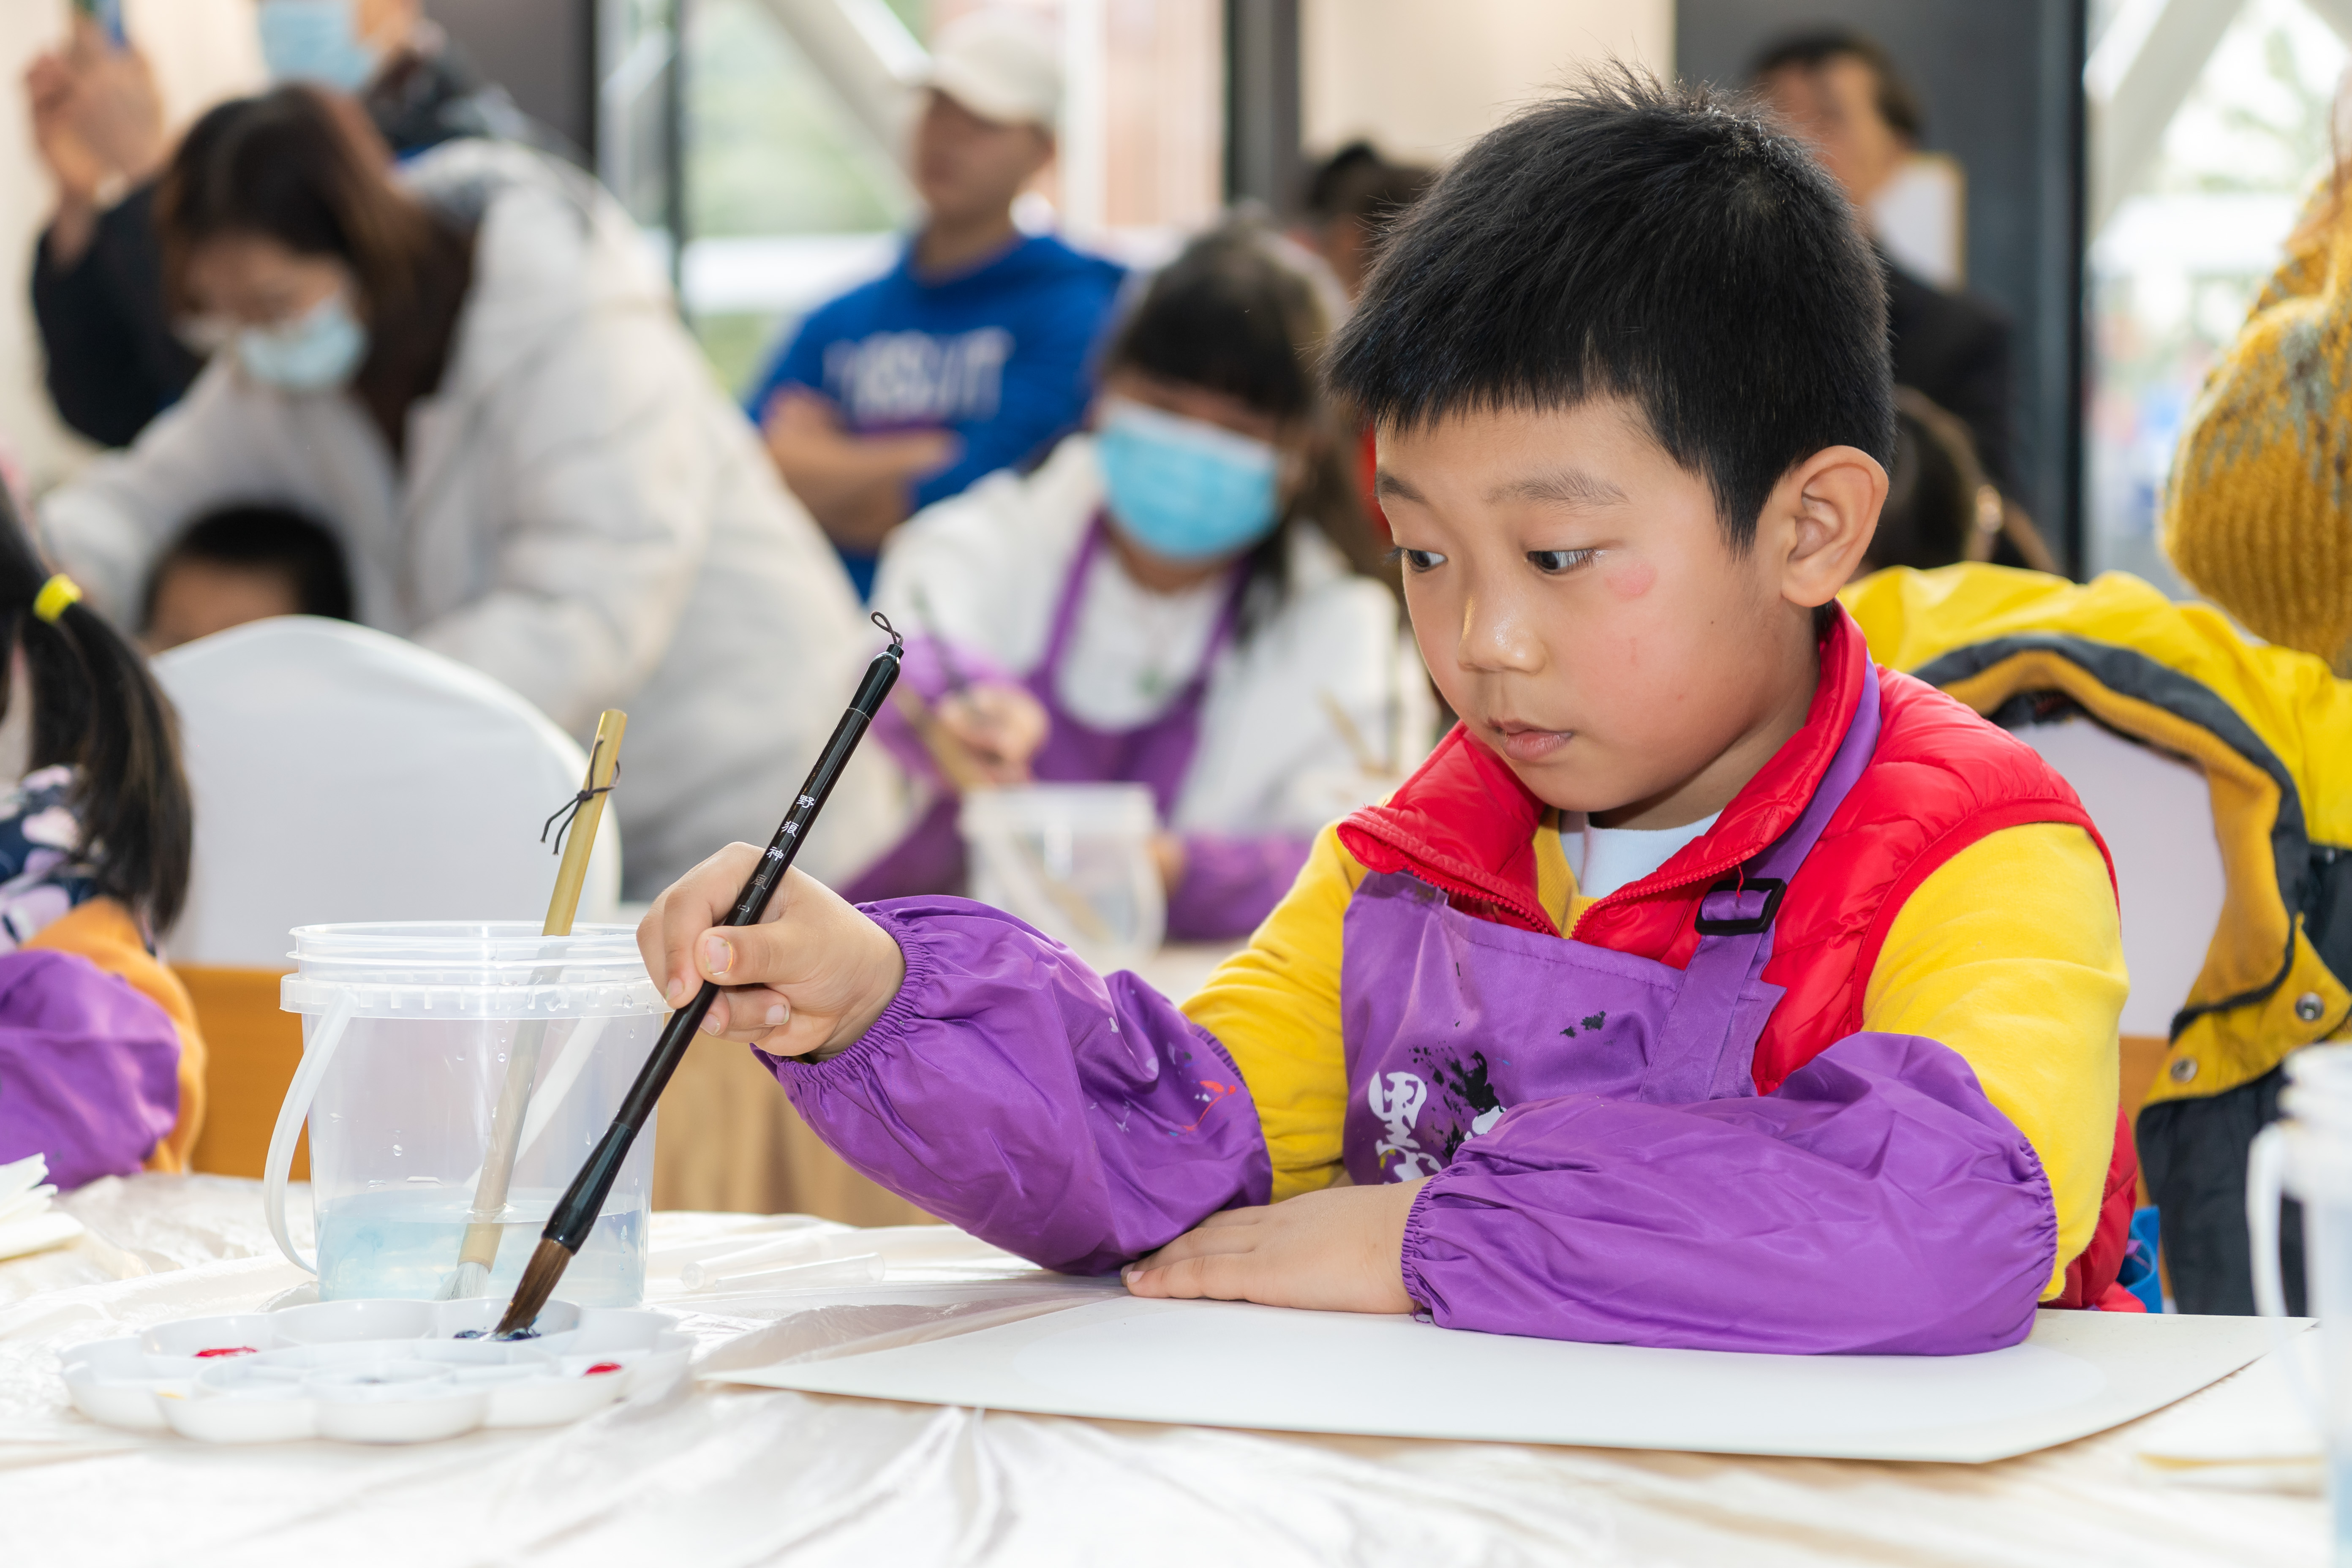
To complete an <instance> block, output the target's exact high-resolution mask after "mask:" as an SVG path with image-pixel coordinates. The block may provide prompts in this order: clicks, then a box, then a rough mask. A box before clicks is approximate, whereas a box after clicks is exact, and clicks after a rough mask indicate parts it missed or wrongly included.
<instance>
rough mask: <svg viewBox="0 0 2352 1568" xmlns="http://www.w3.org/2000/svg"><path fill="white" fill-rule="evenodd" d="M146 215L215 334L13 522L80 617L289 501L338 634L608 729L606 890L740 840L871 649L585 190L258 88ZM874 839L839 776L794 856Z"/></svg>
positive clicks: (472, 147) (174, 282)
mask: <svg viewBox="0 0 2352 1568" xmlns="http://www.w3.org/2000/svg"><path fill="white" fill-rule="evenodd" d="M158 213H159V216H160V218H161V228H162V233H163V247H164V259H165V268H164V272H165V280H166V286H167V289H169V291H170V292H171V293H172V295H173V298H174V299H175V300H176V301H177V302H178V303H180V304H181V305H182V307H183V308H184V309H185V310H188V311H189V312H190V313H192V314H193V315H194V316H195V317H196V318H197V319H199V320H201V321H209V322H211V323H213V325H214V329H215V331H216V332H218V333H219V334H220V335H221V338H222V341H223V343H224V347H223V348H222V350H221V352H219V353H215V356H214V357H213V360H212V363H210V364H209V365H208V366H207V367H206V369H205V372H204V374H203V375H202V376H201V377H200V378H199V379H198V381H197V383H196V384H195V385H194V387H193V388H192V389H191V390H190V392H189V394H188V395H187V397H186V398H185V399H184V400H183V401H182V402H181V403H180V404H179V405H177V406H176V407H174V408H173V409H172V410H170V411H169V412H168V413H166V414H164V415H163V416H162V417H160V418H159V419H157V420H156V422H155V423H154V424H153V425H152V426H149V428H148V429H147V431H146V432H145V434H144V435H142V437H141V438H140V440H139V442H138V444H137V445H136V446H135V447H132V448H131V450H130V451H129V452H128V453H127V454H124V455H123V456H121V457H120V458H109V459H104V460H102V461H100V463H99V464H97V465H95V466H94V467H93V468H91V469H90V470H89V472H88V473H87V475H86V476H85V477H84V478H83V479H80V480H79V481H78V482H76V483H75V484H73V485H70V486H68V487H66V488H65V489H61V490H59V491H58V492H56V493H55V494H53V495H51V496H50V497H49V498H48V500H47V503H46V504H45V506H44V508H43V515H42V522H43V526H44V531H45V533H46V535H47V540H48V543H49V546H50V548H51V550H52V551H53V552H54V553H55V554H56V556H57V557H58V560H59V563H60V564H61V565H63V566H64V567H65V568H66V569H67V570H69V571H71V572H72V573H74V574H75V575H76V576H77V578H78V579H79V581H80V582H81V583H82V584H83V585H84V586H85V588H86V589H88V591H89V595H90V598H91V600H92V601H93V602H94V603H96V604H97V605H99V607H100V609H102V610H104V611H106V612H108V613H109V614H110V615H111V616H114V617H116V618H117V619H118V621H120V620H121V619H123V618H124V617H128V616H135V615H136V613H137V609H138V595H139V590H140V584H142V581H143V579H144V577H145V574H146V573H147V570H148V567H149V565H150V563H151V562H152V559H153V557H154V555H155V554H156V552H158V551H159V550H160V549H161V548H162V547H163V545H164V544H165V543H166V542H169V541H170V540H171V539H172V538H173V536H174V535H175V534H176V532H177V531H178V530H179V529H180V527H181V526H182V525H183V524H184V522H185V521H186V520H187V519H188V518H190V517H192V516H194V515H196V514H199V513H202V512H205V511H207V510H212V509H214V508H215V507H217V506H219V505H221V504H223V503H226V502H228V501H233V500H238V501H257V502H274V503H277V504H280V505H286V506H290V507H292V508H294V509H295V510H299V511H302V512H305V513H307V514H309V515H310V516H313V517H317V518H319V519H320V520H322V521H325V522H327V523H328V525H329V526H330V527H331V528H332V529H333V530H334V531H336V533H337V534H338V536H339V538H340V540H341V543H342V545H343V549H344V553H345V556H346V558H347V560H348V562H349V563H350V566H351V571H352V585H353V589H354V592H355V596H356V599H357V605H358V612H359V618H360V619H361V620H362V621H364V622H366V623H367V624H369V625H371V626H379V627H382V628H383V629H386V630H389V631H393V632H395V633H398V634H400V635H402V636H404V637H411V638H413V639H414V640H415V641H416V642H419V643H421V644H423V645H425V647H431V648H434V649H436V651H438V652H441V653H445V654H447V655H448V656H450V657H452V658H457V659H458V660H460V661H462V662H464V663H467V664H469V665H472V666H474V667H475V668H478V669H481V670H483V671H484V672H486V673H488V674H489V675H491V676H493V677H495V678H497V679H499V680H502V681H504V682H506V683H507V684H508V685H509V686H511V687H513V688H514V689H517V690H518V691H520V692H521V693H522V694H523V695H524V696H525V697H527V698H529V699H530V700H532V701H534V702H536V703H537V704H538V705H539V706H540V707H541V709H543V710H546V712H547V713H548V714H549V715H550V716H551V717H552V718H553V719H554V720H555V721H557V722H558V723H560V724H562V725H563V726H564V727H565V728H567V729H570V730H572V731H575V732H577V733H580V734H582V735H583V737H584V735H585V734H586V732H587V731H590V730H591V729H593V725H594V722H595V717H596V713H597V711H598V710H600V709H602V708H605V707H624V708H627V709H628V710H630V713H631V725H630V729H631V738H630V747H629V751H630V755H631V757H632V758H633V759H635V760H634V761H632V762H631V763H629V765H628V779H627V784H626V787H625V788H624V789H622V790H621V791H620V793H619V795H618V796H617V797H616V803H615V804H616V807H617V809H618V810H619V812H620V814H621V822H622V827H623V830H624V854H625V862H626V863H625V868H624V882H625V887H626V888H627V889H630V890H631V891H632V893H633V896H635V895H638V894H641V893H643V892H646V891H651V890H657V889H659V888H660V887H662V886H663V885H664V884H665V883H666V882H667V881H668V880H670V879H673V878H674V877H676V876H677V874H678V873H679V872H681V871H683V870H684V869H686V868H688V866H690V865H692V864H693V863H694V862H695V861H697V860H698V859H699V858H702V857H703V856H704V855H707V854H709V852H710V851H711V850H712V849H713V848H715V847H718V846H720V845H723V844H725V843H727V842H728V841H729V840H730V839H735V838H752V837H765V836H766V835H767V834H768V833H769V832H771V831H772V829H773V826H774V819H775V818H776V817H777V816H779V815H781V813H782V808H783V807H784V806H785V805H789V804H790V801H791V795H792V789H793V785H794V784H797V783H798V782H799V780H800V778H801V776H802V773H803V771H804V770H805V768H806V767H807V765H808V763H809V762H810V761H811V760H812V759H813V757H814V753H815V752H816V749H817V747H818V746H819V745H820V744H821V743H822V742H823V741H824V735H825V733H826V732H827V731H829V730H830V728H831V726H832V724H833V722H834V721H835V718H837V717H838V715H839V711H840V707H841V704H842V702H843V701H844V700H845V698H846V695H847V693H848V691H849V690H850V689H851V687H852V686H853V685H854V684H855V682H856V676H857V671H858V668H859V667H860V665H861V664H862V657H863V655H864V654H865V653H866V651H868V650H867V648H866V643H867V641H868V640H869V638H870V628H867V627H866V626H864V625H863V624H862V621H861V617H860V616H859V613H858V610H857V607H856V600H855V598H854V597H853V596H852V595H851V593H850V589H849V584H848V580H847V578H846V577H845V575H844V574H843V573H842V570H841V567H840V564H839V563H838V562H837V561H836V560H835V557H834V555H833V552H832V551H831V549H830V548H829V547H828V546H827V545H826V544H825V543H824V539H823V537H822V536H821V535H820V534H819V533H818V532H817V531H816V529H815V526H814V524H813V523H812V522H811V521H809V519H808V517H807V514H806V513H805V512H803V510H801V509H800V507H799V505H798V504H797V503H796V502H794V501H793V500H792V499H791V498H790V496H789V495H787V494H786V493H785V491H784V490H783V489H782V486H781V485H780V484H779V483H778V482H777V480H776V479H775V478H774V474H773V471H772V468H770V466H769V464H768V463H767V461H766V459H765V458H764V456H763V455H762V454H761V451H760V448H759V445H758V441H757V438H756V437H755V436H754V434H753V432H752V431H751V426H749V425H748V424H747V423H746V422H745V421H744V419H743V417H742V416H741V415H740V413H739V412H737V411H736V409H735V408H734V407H733V406H732V405H731V404H730V403H729V402H728V401H727V400H726V399H725V398H724V397H723V396H722V395H721V394H720V393H719V389H718V388H717V386H716V385H715V384H713V383H712V381H711V379H710V376H709V371H708V370H707V369H706V368H705V367H704V365H703V363H702V361H701V357H700V355H699V353H698V352H697V351H696V349H695V347H694V345H693V343H692V342H691V341H690V340H689V339H688V337H687V336H686V333H685V331H684V330H683V329H682V328H681V327H680V326H679V324H678V322H677V316H676V313H675V311H674V310H673V309H672V306H671V303H670V300H669V296H668V293H667V289H666V288H665V287H664V286H663V284H662V282H661V280H660V279H658V278H657V277H656V275H655V274H654V273H653V272H652V270H651V269H650V268H648V267H647V266H646V262H645V260H644V258H643V255H642V250H641V246H640V243H639V241H638V239H637V237H636V234H635V230H634V228H633V226H631V225H630V224H629V222H628V219H627V218H626V216H625V215H624V214H622V213H621V212H620V211H619V210H618V208H617V207H616V206H615V205H614V204H613V203H612V201H611V200H610V198H608V197H605V196H604V195H602V193H601V192H599V191H598V190H597V189H596V187H595V186H594V185H593V184H591V183H590V182H588V181H587V180H585V179H584V178H583V177H581V176H579V175H577V174H574V173H572V171H569V170H567V169H564V168H562V166H561V165H558V164H555V163H552V162H551V161H550V160H547V159H545V158H542V157H541V156H539V155H538V154H535V153H530V152H528V151H525V150H523V149H520V148H516V147H511V146H499V145H494V144H491V143H487V142H452V143H450V144H448V145H447V146H445V147H443V148H440V149H438V150H436V152H434V153H430V154H428V155H426V156H425V157H423V158H420V159H417V160H414V161H412V162H411V163H408V164H405V165H404V166H403V168H402V169H401V171H400V173H399V174H398V176H397V177H395V176H394V173H393V171H392V169H391V168H390V164H389V160H388V158H387V157H386V155H385V153H384V151H383V144H382V143H381V142H379V141H378V140H376V138H375V137H374V135H373V132H372V131H371V130H370V129H369V128H368V126H367V124H366V122H365V121H364V120H362V118H361V116H360V115H359V113H358V111H357V110H356V109H355V108H353V107H352V105H351V104H350V103H349V101H348V100H339V99H331V98H330V97H329V96H327V95H326V94H323V93H320V92H319V91H316V90H314V89H308V88H282V89H278V90H277V91H275V92H272V93H270V94H268V95H267V96H265V97H262V98H257V99H248V100H242V101H239V102H236V103H230V104H226V105H224V106H222V107H221V108H219V109H216V110H213V111H212V112H211V113H209V114H207V115H205V117H204V119H202V120H200V121H198V122H197V123H196V125H195V126H194V128H193V129H192V130H191V131H190V132H188V135H187V138H186V140H185V142H184V143H183V144H182V146H181V148H180V151H179V153H177V154H176V155H175V156H174V158H173V163H172V165H171V168H170V169H169V171H168V172H167V174H166V175H165V177H164V180H163V186H162V188H161V191H160V193H159V198H158ZM451 787H452V788H453V789H462V788H463V787H464V781H463V780H452V781H451ZM550 804H551V805H552V804H553V803H550ZM889 830H890V819H889V816H888V803H887V800H886V799H885V798H883V797H882V796H880V795H877V793H876V792H875V791H873V790H871V789H865V790H859V789H852V788H846V787H845V789H844V790H843V791H842V793H841V796H840V798H838V799H837V800H836V801H835V805H834V806H833V807H832V809H830V810H828V811H827V812H826V814H825V821H824V828H823V830H822V831H821V832H820V833H819V834H818V836H817V837H815V838H814V840H813V841H812V842H811V845H810V847H809V851H808V854H809V857H810V858H812V859H814V860H816V861H819V862H822V863H825V864H829V865H832V866H834V867H835V868H843V867H845V866H848V865H854V864H856V863H858V862H859V861H861V860H863V859H865V858H870V856H871V854H872V852H873V850H874V848H875V847H876V846H877V844H878V843H879V842H882V841H885V840H886V839H887V834H888V832H889Z"/></svg>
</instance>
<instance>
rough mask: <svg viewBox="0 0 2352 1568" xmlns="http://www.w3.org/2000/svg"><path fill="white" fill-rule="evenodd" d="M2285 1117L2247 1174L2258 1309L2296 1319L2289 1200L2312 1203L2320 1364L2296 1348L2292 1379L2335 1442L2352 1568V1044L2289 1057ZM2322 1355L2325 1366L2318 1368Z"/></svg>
mask: <svg viewBox="0 0 2352 1568" xmlns="http://www.w3.org/2000/svg"><path fill="white" fill-rule="evenodd" d="M2286 1076H2287V1084H2288V1087H2287V1088H2286V1089H2285V1090H2284V1091H2283V1092H2282V1093H2281V1094H2280V1096H2279V1107H2280V1109H2281V1110H2282V1111H2283V1112H2284V1115H2285V1120H2284V1121H2277V1122H2273V1124H2272V1125H2270V1126H2269V1127H2266V1128H2264V1129H2263V1131H2262V1133H2261V1134H2260V1135H2259V1136H2258V1137H2256V1138H2255V1140H2254V1147H2253V1152H2252V1158H2251V1160H2250V1162H2249V1166H2248V1170H2247V1174H2246V1215H2247V1221H2248V1227H2249V1229H2250V1230H2251V1231H2252V1236H2253V1246H2254V1257H2253V1267H2254V1303H2255V1307H2256V1310H2259V1311H2261V1312H2262V1313H2263V1315H2265V1316H2267V1317H2284V1316H2285V1315H2286V1292H2285V1289H2284V1282H2283V1281H2282V1279H2281V1278H2280V1269H2279V1248H2278V1243H2279V1222H2280V1215H2279V1200H2280V1198H2281V1196H2282V1195H2284V1196H2291V1197H2295V1198H2299V1199H2301V1200H2302V1202H2303V1234H2304V1283H2305V1291H2306V1293H2307V1295H2308V1296H2309V1301H2308V1303H2307V1307H2306V1310H2309V1311H2310V1312H2311V1313H2313V1314H2314V1315H2315V1316H2316V1317H2317V1318H2318V1319H2319V1334H2318V1340H2319V1346H2318V1354H2317V1356H2316V1357H2315V1358H2314V1357H2312V1356H2311V1355H2310V1354H2309V1351H2310V1346H2309V1345H2308V1344H2307V1343H2306V1342H2289V1343H2290V1347H2291V1348H2290V1349H2289V1352H2288V1367H2287V1371H2288V1374H2289V1377H2290V1379H2291V1380H2292V1381H2294V1382H2295V1383H2296V1384H2297V1386H2298V1388H2299V1389H2300V1390H2301V1391H2302V1392H2303V1393H2304V1394H2305V1405H2306V1407H2307V1408H2308V1409H2309V1411H2310V1414H2311V1415H2312V1417H2313V1419H2314V1420H2315V1422H2316V1423H2317V1424H2318V1426H2319V1430H2320V1432H2321V1434H2322V1436H2324V1437H2325V1438H2326V1443H2327V1456H2328V1496H2329V1498H2330V1500H2331V1501H2332V1502H2333V1504H2334V1510H2335V1515H2336V1555H2335V1562H2336V1568H2352V1045H2347V1046H2306V1047H2304V1048H2303V1049H2302V1050H2299V1051H2296V1052H2295V1053H2294V1055H2292V1056H2290V1057H2288V1058H2286ZM2314 1361H2315V1362H2316V1365H2314Z"/></svg>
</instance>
